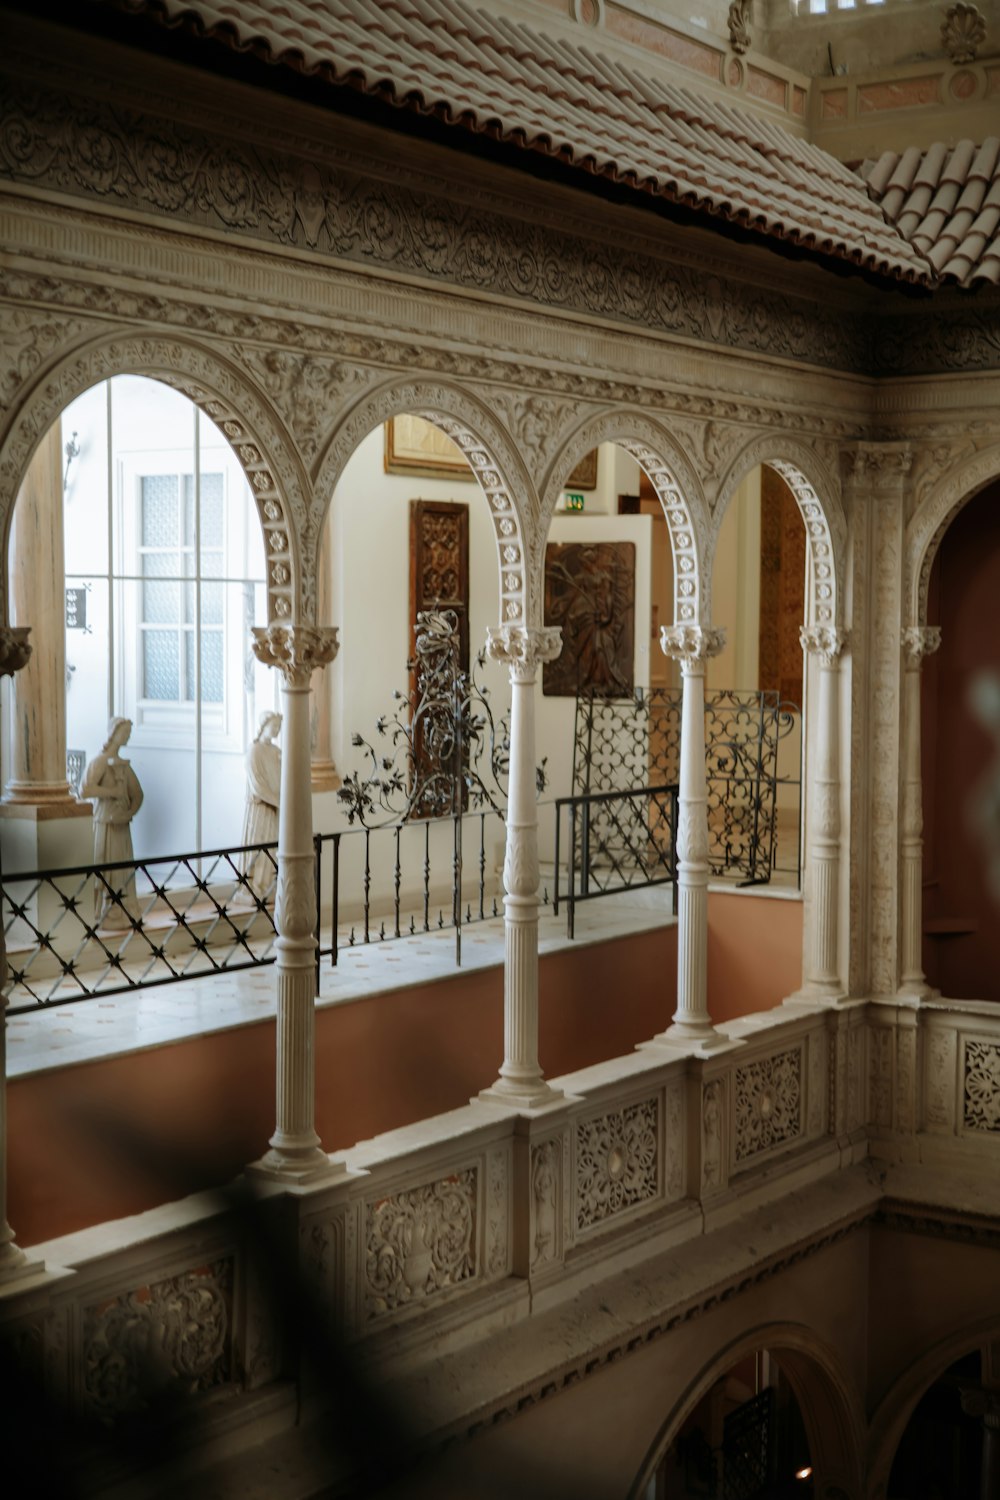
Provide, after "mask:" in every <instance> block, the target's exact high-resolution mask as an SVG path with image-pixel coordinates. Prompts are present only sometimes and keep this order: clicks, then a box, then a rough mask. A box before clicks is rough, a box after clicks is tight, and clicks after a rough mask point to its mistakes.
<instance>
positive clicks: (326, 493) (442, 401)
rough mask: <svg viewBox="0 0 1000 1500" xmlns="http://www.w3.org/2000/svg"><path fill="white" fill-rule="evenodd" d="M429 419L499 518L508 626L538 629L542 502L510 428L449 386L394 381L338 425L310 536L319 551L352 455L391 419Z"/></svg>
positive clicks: (324, 461) (325, 454)
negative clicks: (537, 558) (460, 455)
mask: <svg viewBox="0 0 1000 1500" xmlns="http://www.w3.org/2000/svg"><path fill="white" fill-rule="evenodd" d="M407 414H409V415H414V416H418V417H423V418H424V419H425V420H426V421H428V422H433V423H434V424H435V426H437V427H440V428H441V429H442V430H443V431H444V432H446V433H447V435H448V436H449V437H450V438H451V440H452V442H453V443H455V444H456V445H457V446H458V447H459V448H460V449H461V450H462V452H463V453H464V454H465V457H466V458H467V459H468V462H469V466H470V468H471V469H472V471H473V473H474V474H475V476H476V479H477V480H478V482H479V486H480V488H481V489H482V491H483V493H484V494H485V496H486V500H487V503H488V505H489V507H490V512H491V515H492V518H493V528H494V533H495V536H496V544H497V567H498V571H499V575H500V621H499V623H500V624H501V625H536V624H540V623H541V619H542V599H541V594H540V593H539V592H537V591H533V590H532V582H533V579H534V577H535V570H534V569H533V566H532V563H533V559H534V555H535V552H536V550H537V549H538V546H539V531H538V523H537V516H538V501H537V498H536V495H535V491H534V487H533V486H532V483H531V480H530V477H529V473H528V469H527V467H526V465H525V463H524V460H523V459H522V457H521V455H520V453H519V452H518V450H517V447H516V446H515V444H514V442H513V440H512V439H511V437H510V435H509V433H508V432H507V430H506V428H505V427H504V426H503V425H502V423H501V422H500V421H499V419H498V418H497V417H496V416H495V414H494V413H493V412H491V411H490V410H489V408H488V407H486V406H485V405H484V404H483V402H481V401H480V400H478V399H477V398H476V397H475V396H472V395H470V394H469V393H468V392H466V391H464V390H463V389H462V388H461V387H459V386H456V385H453V384H451V383H450V382H448V381H444V380H435V379H434V378H433V377H430V378H428V379H427V380H402V379H393V380H390V381H387V382H386V383H385V384H384V385H382V386H380V387H379V388H378V389H377V390H374V391H371V392H368V393H367V394H366V395H365V396H364V397H363V398H362V399H361V400H359V401H358V402H357V403H356V404H355V405H354V406H353V407H352V408H351V409H350V410H349V411H348V412H347V413H346V415H344V416H343V417H342V418H341V420H340V421H339V423H338V425H337V427H336V428H335V429H334V431H333V432H332V433H331V435H330V437H329V438H328V440H327V442H326V444H325V445H324V448H323V450H322V457H321V459H320V461H319V464H318V467H317V472H316V480H315V485H314V495H315V506H314V511H313V516H312V528H311V535H312V536H313V538H314V539H315V541H316V544H317V545H318V541H319V539H320V538H321V536H322V532H323V523H324V520H325V517H326V512H327V509H328V507H329V505H330V502H331V500H332V498H333V492H334V490H335V489H336V486H337V482H338V480H339V479H340V476H341V474H342V473H343V471H344V468H345V467H346V465H347V463H348V461H349V459H350V458H351V455H352V454H353V453H354V451H355V449H356V448H357V447H358V445H359V443H360V442H361V440H362V439H363V438H365V437H366V436H367V435H368V433H369V432H371V430H372V428H373V427H377V426H379V425H380V424H381V423H382V422H385V421H387V420H388V419H389V418H390V417H397V416H403V415H407Z"/></svg>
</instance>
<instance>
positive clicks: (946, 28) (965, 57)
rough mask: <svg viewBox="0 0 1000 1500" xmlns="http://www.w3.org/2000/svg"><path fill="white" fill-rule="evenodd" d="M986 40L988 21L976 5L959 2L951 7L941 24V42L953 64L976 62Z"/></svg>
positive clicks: (962, 0)
mask: <svg viewBox="0 0 1000 1500" xmlns="http://www.w3.org/2000/svg"><path fill="white" fill-rule="evenodd" d="M985 40H986V21H985V19H984V18H983V16H982V14H981V13H980V11H979V10H977V8H976V7H975V6H974V5H970V4H967V3H966V0H958V3H957V4H955V5H949V7H948V9H947V10H946V11H945V13H944V20H943V21H942V22H941V41H942V43H943V45H944V50H945V52H946V53H947V54H948V56H949V57H950V58H951V60H952V62H953V63H970V62H974V61H975V57H976V53H977V52H978V51H979V49H980V47H981V46H982V45H983V43H984V42H985Z"/></svg>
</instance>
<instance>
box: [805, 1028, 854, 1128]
mask: <svg viewBox="0 0 1000 1500" xmlns="http://www.w3.org/2000/svg"><path fill="white" fill-rule="evenodd" d="M806 1048H807V1056H808V1060H809V1072H808V1082H807V1087H806V1133H807V1134H808V1135H810V1136H816V1135H822V1133H823V1130H824V1125H825V1113H826V1104H827V1097H826V1080H827V1074H828V1071H829V1062H828V1055H829V1050H830V1049H829V1042H828V1039H827V1036H826V1033H825V1032H821V1031H814V1032H812V1033H811V1034H810V1036H809V1037H808V1039H807V1042H806ZM845 1051H846V1049H845Z"/></svg>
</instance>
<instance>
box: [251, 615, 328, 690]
mask: <svg viewBox="0 0 1000 1500" xmlns="http://www.w3.org/2000/svg"><path fill="white" fill-rule="evenodd" d="M338 635H339V632H338V629H337V627H336V626H319V625H266V626H263V625H255V626H254V628H253V654H254V656H256V658H257V660H258V661H259V662H263V664H264V666H265V667H277V669H278V671H279V672H280V673H281V674H282V676H283V677H284V678H285V681H286V682H287V683H288V684H289V686H290V687H308V686H309V682H310V679H311V677H312V674H313V672H315V670H316V668H317V667H325V666H326V665H327V664H328V663H329V662H331V661H333V659H334V657H335V656H336V655H337V651H338V649H339V646H340V641H339V639H338Z"/></svg>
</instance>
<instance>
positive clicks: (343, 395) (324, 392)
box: [233, 344, 376, 468]
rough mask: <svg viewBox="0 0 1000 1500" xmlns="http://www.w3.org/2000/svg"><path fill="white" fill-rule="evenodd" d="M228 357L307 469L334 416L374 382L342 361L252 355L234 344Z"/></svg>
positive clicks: (280, 353) (283, 353)
mask: <svg viewBox="0 0 1000 1500" xmlns="http://www.w3.org/2000/svg"><path fill="white" fill-rule="evenodd" d="M233 353H234V354H235V356H236V357H237V358H238V359H239V361H240V363H241V364H242V365H243V366H245V367H246V368H247V369H249V370H251V371H252V372H253V374H254V376H255V378H256V379H257V382H258V384H259V385H260V387H261V389H262V390H265V391H267V394H268V399H269V400H270V401H272V402H273V403H274V405H275V406H276V407H277V409H278V411H280V413H281V415H282V417H283V418H284V420H285V422H286V423H287V425H288V428H289V430H290V431H291V432H292V433H293V434H294V436H295V440H296V443H297V445H298V449H299V452H300V453H301V455H302V458H303V460H304V461H305V463H306V464H307V466H309V467H310V468H311V467H312V465H313V463H314V462H315V460H316V458H317V457H318V455H319V453H320V451H321V449H322V448H323V447H324V446H325V444H326V441H327V439H328V438H329V435H330V432H331V431H332V430H333V427H334V424H335V422H336V419H337V416H338V414H339V413H340V412H341V411H342V410H343V409H345V408H346V407H347V406H349V405H351V404H352V403H353V402H354V401H355V400H356V399H357V397H358V396H359V395H361V394H362V393H363V392H364V391H365V390H366V389H367V388H368V387H369V386H370V385H371V383H372V382H373V381H374V380H375V379H376V375H375V371H374V370H371V369H368V368H366V367H365V366H364V365H357V364H351V363H349V362H348V361H346V360H332V359H321V358H319V357H318V356H317V355H316V354H313V353H309V354H299V353H295V352H293V351H292V350H289V349H256V348H254V347H253V346H252V345H250V344H236V345H234V348H233Z"/></svg>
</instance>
